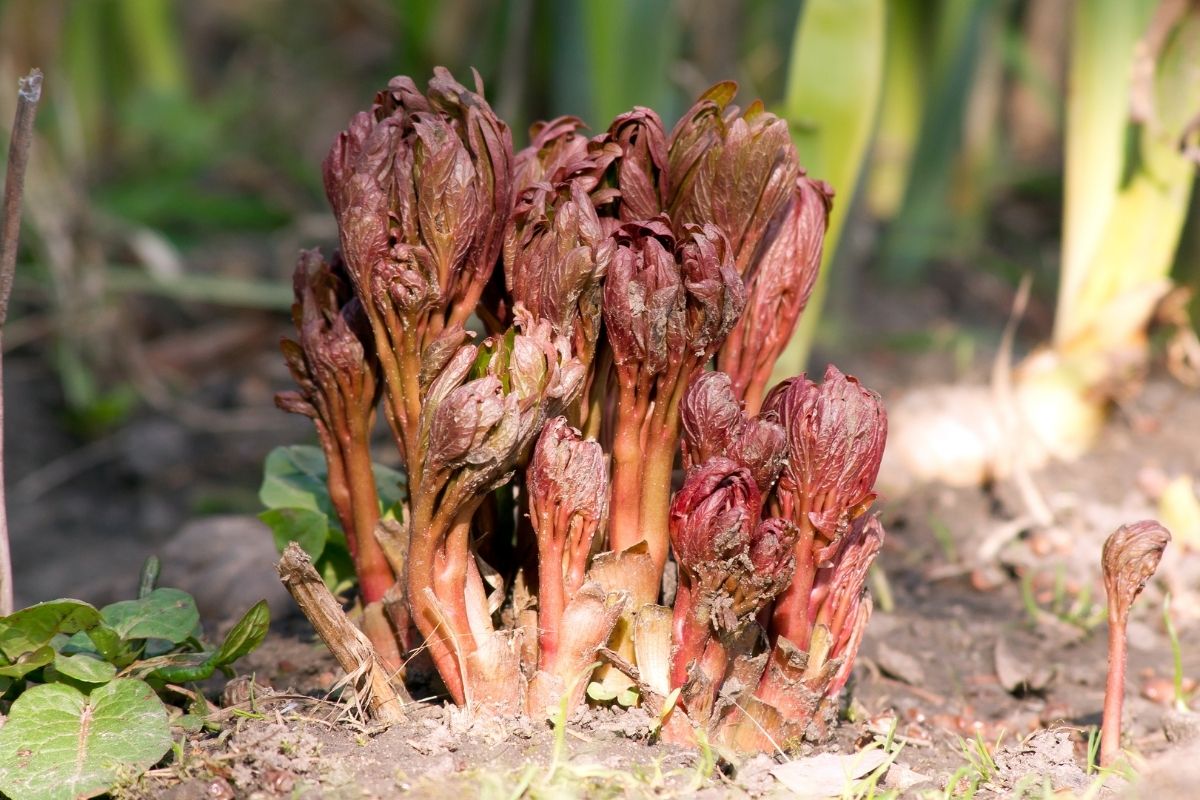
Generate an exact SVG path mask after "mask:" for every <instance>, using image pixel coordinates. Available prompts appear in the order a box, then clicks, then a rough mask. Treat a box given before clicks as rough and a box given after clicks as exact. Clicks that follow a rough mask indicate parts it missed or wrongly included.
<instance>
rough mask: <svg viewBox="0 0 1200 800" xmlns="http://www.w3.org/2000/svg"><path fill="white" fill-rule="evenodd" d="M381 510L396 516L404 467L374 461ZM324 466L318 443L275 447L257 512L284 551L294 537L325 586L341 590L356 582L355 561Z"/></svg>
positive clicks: (386, 516)
mask: <svg viewBox="0 0 1200 800" xmlns="http://www.w3.org/2000/svg"><path fill="white" fill-rule="evenodd" d="M373 469H374V473H375V488H376V492H377V493H378V495H379V503H380V513H381V515H382V518H384V519H392V520H399V519H400V516H401V514H400V511H401V508H402V507H403V502H404V486H405V476H404V473H403V472H397V471H396V470H394V469H391V468H389V467H385V466H383V465H382V464H374V465H373ZM327 480H328V471H327V469H326V466H325V456H324V455H323V454H322V452H321V448H319V447H314V446H312V445H294V446H292V447H276V448H275V449H274V450H272V451H271V453H270V455H268V456H267V461H266V464H265V465H264V467H263V482H262V487H261V488H260V489H259V492H258V497H259V500H260V501H262V504H263V505H264V506H266V507H267V510H266V511H264V512H262V514H260V515H259V518H260V519H262V521H263V522H265V523H267V526H268V527H270V528H271V532H272V533H273V534H274V536H275V545H276V547H278V548H279V551H280V552H283V550H284V548H286V547H287V545H288V542H290V541H295V542H297V543H298V544H299V545H300V547H301V548H302V549H303V550H304V552H306V553H308V555H309V557H310V558H311V559H312V560H313V566H314V567H315V568H316V570H317V572H318V573H320V575H321V578H322V579H323V580H324V581H325V585H326V586H328V587H329V590H330V591H331V592H333V593H334V594H342V593H343V592H345V591H346V590H348V589H349V588H350V587H351V586H353V585H354V583H355V576H354V563H353V561H351V559H350V550H349V548H348V547H347V544H346V534H345V532H344V531H343V530H342V526H341V524H340V523H339V522H338V515H337V514H336V513H335V511H334V506H333V502H332V501H331V500H330V498H329V489H328V484H327Z"/></svg>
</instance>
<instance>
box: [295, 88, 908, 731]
mask: <svg viewBox="0 0 1200 800" xmlns="http://www.w3.org/2000/svg"><path fill="white" fill-rule="evenodd" d="M475 84H476V85H475V89H474V90H471V89H468V88H466V87H465V86H463V85H461V84H460V83H458V82H457V81H456V80H455V79H454V78H453V77H452V76H451V75H450V73H448V72H447V71H446V70H444V69H437V70H435V72H434V76H433V78H432V79H431V80H430V81H429V84H428V88H427V90H426V91H425V92H422V91H421V90H420V89H419V88H418V87H417V85H416V84H415V83H414V82H413V81H412V80H411V79H409V78H407V77H398V78H395V79H393V80H392V81H391V82H390V83H389V84H388V86H387V88H386V89H385V90H384V91H382V92H380V93H379V94H378V95H377V96H376V98H375V102H374V105H373V106H372V107H371V109H370V110H369V111H364V112H361V113H359V114H358V115H356V116H355V117H354V118H353V119H352V120H351V122H350V125H349V127H348V128H347V129H346V130H345V131H344V132H342V133H340V134H339V135H338V137H337V139H336V141H335V142H334V144H333V147H332V149H331V151H330V153H329V155H328V157H327V158H326V160H325V163H324V179H325V188H326V192H327V194H328V197H329V201H330V203H331V205H332V207H333V211H334V214H335V216H336V218H337V224H338V231H339V235H340V244H341V248H340V253H337V254H334V256H333V257H332V258H331V259H330V260H328V261H327V260H325V259H324V258H323V257H322V256H321V255H320V254H319V253H318V252H316V251H311V252H306V253H304V254H302V256H301V257H300V260H299V264H298V266H297V268H296V273H295V294H296V303H295V305H294V307H293V308H294V310H293V314H294V318H295V323H296V328H297V330H298V332H299V336H298V340H297V341H285V342H284V343H283V350H284V355H285V357H286V359H287V363H288V365H289V367H290V369H291V372H292V374H293V376H294V378H295V380H296V382H297V384H298V386H299V391H295V392H287V393H283V394H281V395H280V396H279V397H278V404H279V405H280V407H282V408H283V409H285V410H287V411H292V412H296V413H300V414H305V415H307V416H309V417H311V418H312V420H313V422H314V423H315V425H316V429H317V434H318V437H319V439H320V443H321V446H322V448H323V450H324V454H325V458H326V461H327V466H328V482H329V494H330V497H331V500H332V503H333V506H334V508H335V510H336V512H337V515H338V517H339V521H340V524H341V526H342V528H343V530H344V531H345V532H346V536H347V541H348V543H349V547H350V552H351V555H352V558H353V561H354V565H355V568H356V571H357V574H358V581H359V594H360V596H359V600H360V604H361V617H359V619H360V626H361V628H362V630H363V632H364V633H365V634H366V635H367V637H368V638H369V639H370V641H371V643H372V644H373V646H374V648H375V650H376V651H377V653H378V657H379V658H380V659H381V660H382V661H383V663H384V664H386V665H387V666H388V668H389V669H390V670H392V674H393V675H394V676H395V680H397V681H401V680H403V676H404V669H405V665H406V664H407V663H408V662H409V660H410V659H411V658H412V657H413V655H414V654H418V653H420V654H423V655H422V657H424V656H427V657H428V658H429V659H430V660H431V662H432V665H433V667H434V668H436V673H437V675H438V676H439V677H440V681H441V683H442V684H444V687H445V692H446V693H447V694H448V695H449V697H450V698H451V699H452V700H453V701H454V702H455V703H457V704H459V705H462V706H465V707H467V708H468V709H469V710H471V712H473V713H477V714H496V715H511V714H519V713H528V714H530V715H533V716H543V715H545V714H546V712H547V709H548V708H554V709H557V708H561V707H562V704H563V703H566V704H567V705H568V706H571V707H573V706H576V705H578V704H581V703H583V702H585V696H586V697H587V698H588V700H587V701H588V702H593V703H597V702H600V703H611V702H622V703H635V702H636V703H644V704H646V705H647V707H648V708H649V709H650V710H651V711H652V712H653V713H656V714H660V716H661V718H662V720H663V731H664V735H666V736H668V737H670V738H672V739H674V740H677V741H689V740H692V741H695V740H697V739H698V738H700V737H704V738H706V739H707V740H710V741H719V742H722V743H724V744H725V745H727V746H730V747H733V748H735V749H738V750H742V751H756V750H765V749H774V748H776V747H779V746H781V745H786V743H788V742H796V741H799V740H801V739H806V738H807V739H810V740H820V739H822V738H823V737H824V736H825V735H826V732H827V730H828V727H829V725H830V723H831V722H832V721H833V720H834V719H835V718H836V713H837V708H838V702H839V696H840V693H841V690H842V688H843V686H844V685H845V684H846V681H847V679H848V677H849V675H850V671H851V667H852V664H853V662H854V657H855V653H856V651H857V649H858V646H859V643H860V641H861V639H862V636H863V631H864V628H865V626H866V624H867V620H868V618H869V617H870V614H871V600H870V597H869V595H868V593H867V591H866V589H865V588H864V581H865V578H866V573H867V569H868V567H869V566H870V564H871V562H872V560H873V559H874V557H875V556H876V554H877V553H878V551H879V548H880V545H881V543H882V540H883V530H882V528H881V526H880V524H879V521H878V519H877V518H876V517H875V516H873V515H871V514H869V513H868V510H869V508H870V506H871V504H872V502H873V500H874V498H875V494H874V492H873V490H872V487H873V484H874V482H875V478H876V475H877V472H878V469H879V463H880V458H881V456H882V451H883V447H884V441H885V438H886V430H887V421H886V416H885V413H884V410H883V407H882V405H881V402H880V398H879V396H878V395H877V394H875V393H874V392H872V391H870V390H868V389H867V388H865V387H863V386H862V385H861V384H860V383H859V382H858V381H857V380H856V379H854V378H852V377H848V376H846V375H844V374H842V373H841V372H840V371H838V370H837V369H836V368H835V367H832V366H830V367H829V368H828V370H827V371H826V372H825V375H824V378H823V380H822V381H821V382H819V383H817V382H814V381H812V380H810V379H809V378H807V377H805V376H799V377H795V378H792V379H789V380H786V381H784V382H782V383H780V384H778V385H776V386H774V387H773V388H771V389H770V390H769V391H768V390H767V386H766V384H767V381H768V378H769V376H770V374H771V370H772V367H773V365H774V363H775V361H776V359H777V358H778V356H779V355H780V353H781V351H782V350H783V348H784V346H785V345H786V343H787V342H788V339H789V338H790V336H791V334H792V332H793V331H794V329H795V327H796V324H797V321H798V319H799V316H800V314H801V312H802V311H803V309H804V306H805V303H806V301H807V299H808V296H809V293H810V291H811V290H812V287H813V284H814V281H815V279H816V275H817V270H818V266H819V263H820V260H821V249H822V241H823V238H824V234H825V229H826V223H827V219H828V214H829V209H830V204H831V202H832V192H831V190H830V189H829V188H828V187H827V186H826V185H824V184H823V183H821V182H819V181H815V180H812V179H810V178H808V177H807V176H806V175H805V173H804V171H803V170H802V169H801V168H800V165H799V164H798V159H797V155H796V151H795V149H794V147H793V145H792V143H791V139H790V136H789V132H788V128H787V125H786V123H784V122H783V121H782V120H780V119H779V118H777V117H775V116H774V115H772V114H770V113H768V112H767V111H766V110H765V109H764V108H763V106H762V104H761V103H759V102H755V103H753V104H752V105H750V106H749V107H748V108H746V109H745V110H744V111H743V110H740V109H739V108H738V107H737V106H735V105H733V104H732V100H733V97H734V94H735V93H736V89H737V87H736V85H735V84H733V83H730V82H725V83H720V84H717V85H716V86H714V87H713V88H712V89H710V90H708V91H707V92H706V93H705V94H704V95H703V96H702V97H701V98H700V99H699V100H698V101H697V102H696V103H695V105H694V106H692V108H691V109H690V110H689V111H688V112H687V113H686V114H685V115H684V116H683V118H682V119H681V120H680V122H679V123H678V124H677V125H676V126H675V128H674V130H673V131H671V132H670V133H669V134H668V133H667V131H666V130H665V128H664V126H663V123H662V121H661V120H660V119H659V117H658V115H657V114H655V112H654V111H652V110H650V109H648V108H640V107H639V108H634V109H633V110H632V111H629V112H628V113H625V114H622V115H621V116H619V117H617V118H616V119H615V120H614V121H613V123H612V126H611V127H610V128H609V129H608V130H607V131H605V132H603V133H600V134H599V135H595V136H589V135H587V134H586V133H585V129H584V126H583V124H582V123H581V121H580V120H578V119H575V118H572V117H562V118H559V119H555V120H552V121H550V122H543V123H538V124H536V125H534V126H533V128H532V130H531V131H530V139H531V142H530V144H529V146H528V147H526V148H525V149H524V150H521V151H519V152H516V153H514V152H513V148H512V139H511V134H510V132H509V129H508V127H507V126H506V125H505V124H504V122H502V121H501V120H500V119H499V118H497V117H496V115H495V114H494V113H493V112H492V110H491V108H490V107H489V106H488V103H487V101H486V100H485V99H484V97H483V89H482V86H481V83H480V81H479V79H478V76H476V78H475ZM378 408H382V410H383V417H384V419H385V420H386V422H387V425H388V427H389V428H390V432H391V435H392V437H393V438H394V440H395V443H396V445H397V447H398V448H399V453H400V457H401V460H402V462H403V465H404V469H405V472H406V474H407V501H406V506H405V508H404V510H403V514H402V518H401V520H400V521H399V522H397V521H396V520H393V519H390V518H388V519H382V518H381V506H380V500H379V497H378V496H377V494H376V487H375V483H374V481H373V479H372V471H371V453H370V447H369V439H370V435H371V431H372V428H373V427H374V422H375V415H376V411H377V409H378ZM660 710H661V711H660Z"/></svg>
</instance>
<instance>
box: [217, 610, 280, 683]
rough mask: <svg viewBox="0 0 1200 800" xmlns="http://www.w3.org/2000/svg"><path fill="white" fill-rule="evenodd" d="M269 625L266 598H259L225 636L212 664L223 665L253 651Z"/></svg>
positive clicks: (264, 636)
mask: <svg viewBox="0 0 1200 800" xmlns="http://www.w3.org/2000/svg"><path fill="white" fill-rule="evenodd" d="M270 626H271V609H269V608H268V607H267V601H266V600H259V601H258V602H257V603H255V604H254V605H253V606H251V608H250V610H249V611H247V612H246V613H245V614H244V615H243V616H242V618H241V619H240V620H238V622H237V624H236V625H234V626H233V628H232V629H231V630H230V631H229V633H228V634H227V635H226V636H225V641H224V642H222V644H221V649H220V650H218V651H217V653H216V655H215V656H213V664H214V666H218V667H223V666H225V665H226V664H232V663H233V662H234V661H237V660H238V659H239V658H241V657H242V656H244V655H246V654H247V653H250V652H251V651H253V650H254V649H255V648H257V647H258V646H259V645H260V644H262V642H263V639H265V638H266V636H267V629H268V628H269V627H270Z"/></svg>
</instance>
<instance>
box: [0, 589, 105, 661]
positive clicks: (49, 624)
mask: <svg viewBox="0 0 1200 800" xmlns="http://www.w3.org/2000/svg"><path fill="white" fill-rule="evenodd" d="M99 622H100V612H99V611H97V610H96V608H95V607H94V606H92V605H89V604H88V603H84V602H82V601H80V600H51V601H49V602H46V603H38V604H37V605H35V606H30V607H29V608H23V609H21V610H20V611H18V612H16V613H14V614H10V615H8V616H7V617H4V618H3V619H0V652H3V653H4V655H5V656H7V657H8V658H9V660H13V659H16V658H17V657H18V656H20V655H22V654H23V653H29V652H32V651H34V650H37V649H38V648H39V647H43V646H45V645H47V644H49V643H50V640H51V639H53V638H54V636H55V635H56V634H59V633H68V634H70V633H76V632H77V631H82V630H87V629H88V628H90V627H92V626H94V625H96V624H97V623H99Z"/></svg>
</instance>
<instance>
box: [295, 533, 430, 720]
mask: <svg viewBox="0 0 1200 800" xmlns="http://www.w3.org/2000/svg"><path fill="white" fill-rule="evenodd" d="M277 569H278V571H279V579H280V580H281V581H283V585H284V587H285V588H287V590H288V592H289V593H290V594H291V595H292V597H293V598H294V599H295V600H296V605H298V606H300V610H301V611H303V612H304V616H305V617H307V618H308V621H309V622H311V623H312V626H313V627H314V628H315V629H316V631H317V635H319V636H320V637H321V641H323V642H325V646H326V647H328V648H329V652H331V653H333V657H334V658H336V659H337V662H338V664H340V665H341V667H342V669H344V670H345V671H346V674H347V675H348V676H349V678H350V682H351V683H352V684H353V685H354V690H355V693H356V694H357V697H358V700H359V701H360V702H362V703H363V705H365V706H366V709H367V713H368V714H369V715H370V716H371V718H372V719H374V720H376V721H379V722H385V723H386V722H400V721H402V720H403V719H404V712H403V710H402V709H403V704H404V702H405V701H406V700H407V699H408V698H407V697H405V696H404V695H403V694H402V693H401V692H398V691H397V688H396V686H394V685H393V684H392V682H391V679H390V675H389V670H388V668H387V666H386V665H385V663H384V660H383V658H381V657H380V655H379V653H378V652H377V651H376V650H375V648H374V647H373V646H372V645H371V640H370V639H368V638H367V636H366V635H365V634H364V633H363V632H362V631H360V630H359V629H358V628H356V627H354V624H353V623H352V622H350V620H349V619H348V618H347V617H346V613H345V612H344V611H342V607H341V605H339V604H338V602H337V599H336V598H334V596H333V595H332V594H331V593H330V592H329V589H328V588H327V587H326V586H325V582H324V581H323V580H322V579H321V576H320V575H318V574H317V571H316V570H315V569H313V565H312V559H311V558H309V556H308V554H307V553H305V552H304V551H303V550H302V549H300V545H298V544H296V543H295V542H292V543H291V544H289V545H288V546H287V549H286V550H284V551H283V557H282V558H281V559H279V566H278V567H277Z"/></svg>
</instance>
